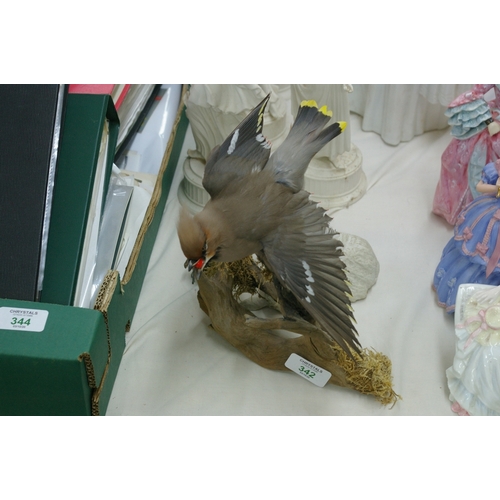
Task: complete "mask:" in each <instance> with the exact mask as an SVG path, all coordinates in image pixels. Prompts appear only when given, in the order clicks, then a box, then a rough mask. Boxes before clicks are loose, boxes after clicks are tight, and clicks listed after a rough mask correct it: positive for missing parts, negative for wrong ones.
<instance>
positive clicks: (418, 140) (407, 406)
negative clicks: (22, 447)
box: [107, 114, 455, 416]
mask: <svg viewBox="0 0 500 500" xmlns="http://www.w3.org/2000/svg"><path fill="white" fill-rule="evenodd" d="M351 127H352V129H351V134H352V141H353V142H354V143H355V144H356V145H357V146H358V147H359V148H360V150H361V152H362V154H363V169H364V171H365V173H366V175H367V178H368V190H367V193H366V194H365V196H364V197H363V198H362V199H361V200H360V201H358V202H357V203H355V204H353V205H352V206H350V207H349V208H347V209H344V210H341V211H339V212H336V213H335V214H334V227H335V228H336V229H337V230H339V231H341V232H345V233H351V234H356V235H358V236H360V237H362V238H365V239H366V240H367V241H368V242H369V243H370V245H371V246H372V248H373V250H374V252H375V255H376V256H377V258H378V260H379V263H380V274H379V277H378V281H377V283H376V284H375V286H374V287H373V288H372V289H371V290H370V292H369V293H368V296H367V298H366V299H364V300H362V301H359V302H356V303H354V314H355V317H356V320H357V329H358V331H359V338H360V341H361V344H362V345H363V346H364V347H371V348H373V349H375V350H377V351H379V352H382V353H384V354H386V355H387V356H388V357H389V358H390V359H391V361H392V375H393V386H394V390H395V391H396V392H397V393H398V394H399V395H400V396H401V397H402V400H400V401H398V402H397V403H396V405H395V406H394V407H393V408H392V409H391V408H389V407H386V406H382V405H381V404H380V403H379V402H378V401H376V400H375V399H374V398H373V397H371V396H366V395H362V394H359V393H357V392H355V391H352V390H349V389H345V388H340V387H336V386H333V385H331V384H328V385H327V386H325V387H324V388H318V387H316V386H314V385H313V384H311V383H309V382H307V381H306V380H304V379H302V378H300V377H299V376H298V375H296V374H294V373H292V372H275V371H270V370H266V369H264V368H261V367H260V366H258V365H256V364H254V363H252V362H251V361H250V360H248V359H247V358H246V357H245V356H244V355H243V354H241V353H240V352H239V351H237V350H236V349H234V348H233V347H232V346H230V345H229V344H228V343H227V342H226V341H225V340H223V339H222V338H221V337H220V336H219V335H218V334H217V333H216V332H214V331H213V330H211V329H210V328H209V326H208V325H209V323H210V320H209V318H208V317H207V316H206V315H205V314H204V313H203V312H202V311H201V309H200V308H199V306H198V302H197V298H196V292H197V287H196V285H192V284H191V277H190V275H189V274H188V272H187V271H186V270H185V269H184V267H183V264H184V260H185V259H184V257H183V255H182V252H181V250H180V246H179V243H178V240H177V234H176V219H177V212H178V207H179V203H178V201H177V186H178V184H179V182H180V181H181V179H182V162H183V160H184V157H185V153H184V152H185V151H186V150H187V148H193V147H194V140H193V138H192V134H191V133H190V130H189V129H188V134H187V136H186V141H185V144H184V152H183V153H182V154H181V159H180V162H179V166H178V168H177V172H176V175H175V178H174V184H173V186H172V191H171V193H170V196H169V199H168V201H167V205H166V207H165V212H164V216H163V219H162V222H161V226H160V230H159V233H158V236H157V240H156V244H155V247H154V249H153V254H152V256H151V261H150V264H149V268H148V272H147V275H146V279H145V282H144V285H143V289H142V294H141V297H140V299H139V304H138V307H137V311H136V314H135V317H134V320H133V323H132V329H131V331H130V332H129V333H128V334H127V345H126V349H125V353H124V355H123V360H122V362H121V366H120V369H119V372H118V376H117V379H116V382H115V386H114V389H113V393H112V396H111V400H110V403H109V406H108V410H107V414H108V415H383V416H396V415H453V413H452V411H451V409H450V401H449V399H448V387H447V383H446V375H445V371H446V369H447V368H448V367H449V366H451V364H452V362H453V357H454V352H455V333H454V325H453V317H452V316H450V315H447V314H446V313H445V312H444V311H443V309H441V308H439V307H438V306H437V304H436V300H435V297H434V293H433V291H432V290H431V281H432V277H433V273H434V269H435V266H436V265H437V263H438V261H439V258H440V256H441V252H442V250H443V248H444V246H445V244H446V243H447V241H448V240H449V238H450V237H451V235H452V228H451V227H450V226H448V225H447V223H446V222H445V221H444V220H442V219H440V218H438V217H436V216H435V215H433V214H432V213H431V207H432V199H433V196H434V190H435V188H436V184H437V181H438V178H439V173H440V165H441V162H440V157H441V154H442V152H443V151H444V149H445V148H446V146H447V145H448V143H449V141H450V139H451V137H450V135H449V129H445V130H439V131H434V132H426V133H424V134H422V135H420V136H417V137H414V138H413V139H412V140H411V141H409V142H404V143H400V144H399V145H398V146H389V145H387V144H386V143H384V141H383V140H382V139H381V137H380V136H379V135H378V134H376V133H373V132H364V131H362V129H361V117H359V116H358V115H355V114H352V115H351Z"/></svg>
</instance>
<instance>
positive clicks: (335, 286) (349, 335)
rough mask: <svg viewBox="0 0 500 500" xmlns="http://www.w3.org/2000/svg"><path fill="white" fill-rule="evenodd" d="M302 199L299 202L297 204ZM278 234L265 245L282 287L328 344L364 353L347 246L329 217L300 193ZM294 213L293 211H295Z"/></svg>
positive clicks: (265, 253) (270, 266) (306, 196)
mask: <svg viewBox="0 0 500 500" xmlns="http://www.w3.org/2000/svg"><path fill="white" fill-rule="evenodd" d="M298 199H299V200H298ZM297 201H299V204H298V205H299V206H296V207H293V210H291V211H290V212H289V213H290V215H288V216H286V217H285V218H284V219H283V223H282V224H281V226H280V227H279V229H278V230H277V231H276V232H274V233H273V234H272V235H270V236H269V237H268V238H267V239H265V240H264V241H263V247H264V249H263V259H264V261H265V264H266V265H267V266H268V267H269V268H270V269H271V270H272V271H273V272H274V274H275V276H276V277H277V279H278V280H279V281H280V282H281V284H282V285H283V286H284V287H286V288H288V289H289V290H290V291H291V292H292V293H293V294H294V296H295V297H296V298H297V299H298V301H299V302H300V304H302V306H303V307H304V308H305V309H306V311H307V312H309V314H310V315H311V316H312V317H313V318H314V319H315V320H316V321H317V322H318V323H319V324H320V325H321V327H322V329H323V330H324V331H325V334H326V337H327V339H329V340H330V341H332V340H333V341H335V342H337V343H338V344H339V345H340V346H341V347H342V348H343V349H344V350H345V351H346V352H347V353H348V354H349V355H350V356H352V354H351V352H350V350H349V349H348V347H347V346H349V347H350V348H352V349H354V351H356V352H358V353H359V352H360V349H359V346H360V344H359V341H358V339H357V332H356V329H355V328H354V326H353V322H352V321H353V319H354V315H353V313H352V308H351V306H350V303H351V301H350V289H349V286H348V284H347V282H346V280H347V278H346V275H345V272H344V267H345V264H344V263H343V262H342V261H341V259H340V257H341V256H342V255H343V252H342V243H341V242H340V241H338V240H336V239H335V238H334V234H335V232H334V231H332V230H331V229H330V228H329V226H328V221H329V220H330V219H329V218H328V217H327V216H326V215H325V212H324V211H323V210H322V209H321V208H318V207H317V206H316V205H315V204H313V203H311V202H310V201H308V193H306V192H303V191H302V192H300V193H297V195H295V197H294V198H293V199H291V201H290V202H291V203H294V204H295V203H297ZM291 208H292V207H291Z"/></svg>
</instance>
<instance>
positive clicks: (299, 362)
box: [285, 354, 332, 387]
mask: <svg viewBox="0 0 500 500" xmlns="http://www.w3.org/2000/svg"><path fill="white" fill-rule="evenodd" d="M285 366H286V367H287V368H288V369H290V370H292V371H293V372H295V373H297V374H298V375H300V376H301V377H303V378H305V379H306V380H309V382H311V383H313V384H314V385H317V386H318V387H324V386H325V385H326V383H327V382H328V381H329V380H330V377H331V376H332V374H331V373H330V372H329V371H327V370H325V369H324V368H320V367H319V366H317V365H315V364H314V363H312V362H311V361H308V360H307V359H305V358H303V357H302V356H299V355H298V354H290V357H289V358H288V359H287V360H286V362H285Z"/></svg>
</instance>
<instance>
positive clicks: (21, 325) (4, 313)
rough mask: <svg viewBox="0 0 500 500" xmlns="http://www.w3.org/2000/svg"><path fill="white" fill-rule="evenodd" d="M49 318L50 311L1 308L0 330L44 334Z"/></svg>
mask: <svg viewBox="0 0 500 500" xmlns="http://www.w3.org/2000/svg"><path fill="white" fill-rule="evenodd" d="M48 316H49V311H45V310H42V309H24V308H22V307H0V329H2V330H20V331H25V332H43V330H44V328H45V323H46V322H47V317H48Z"/></svg>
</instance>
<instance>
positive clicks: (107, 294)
mask: <svg viewBox="0 0 500 500" xmlns="http://www.w3.org/2000/svg"><path fill="white" fill-rule="evenodd" d="M183 102H184V92H183V95H182V97H181V102H180V104H179V108H178V111H177V116H176V120H175V124H174V127H173V130H172V134H171V136H170V139H169V142H168V145H167V149H166V151H165V154H164V157H163V160H162V164H161V167H160V172H159V174H158V178H157V180H156V185H155V188H154V192H153V195H152V198H151V202H150V204H149V207H148V210H147V212H146V216H145V218H144V220H143V223H142V227H141V229H140V231H139V235H138V237H137V240H136V242H135V246H134V249H133V251H132V255H131V257H130V259H129V262H128V265H127V268H126V270H125V273H124V276H123V277H120V276H119V275H118V272H116V271H112V270H110V271H109V272H108V273H107V275H106V277H105V279H104V282H103V284H102V285H101V287H100V289H99V293H98V297H97V300H96V304H95V307H94V309H85V308H78V307H72V306H69V305H62V304H55V303H49V302H45V301H43V300H44V299H43V293H42V301H43V302H26V301H18V300H9V299H0V415H102V414H105V412H106V409H107V406H108V403H109V399H110V396H111V391H112V388H113V384H114V381H115V378H116V375H117V372H118V368H119V365H120V361H121V358H122V355H123V351H124V348H125V333H126V331H127V330H128V329H129V328H130V325H131V323H132V321H133V317H134V312H135V309H136V306H137V301H138V299H139V294H140V291H141V288H142V283H143V281H144V277H145V274H146V270H147V267H148V263H149V258H150V256H151V252H152V249H153V245H154V242H155V239H156V235H157V232H158V228H159V225H160V221H161V217H162V214H163V209H164V206H165V203H166V201H167V197H168V194H169V191H170V186H171V184H172V179H173V176H174V173H175V168H176V165H177V163H178V159H179V155H180V151H181V148H182V144H183V141H184V136H185V133H186V129H187V125H188V120H187V117H186V116H185V112H184V105H183Z"/></svg>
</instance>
